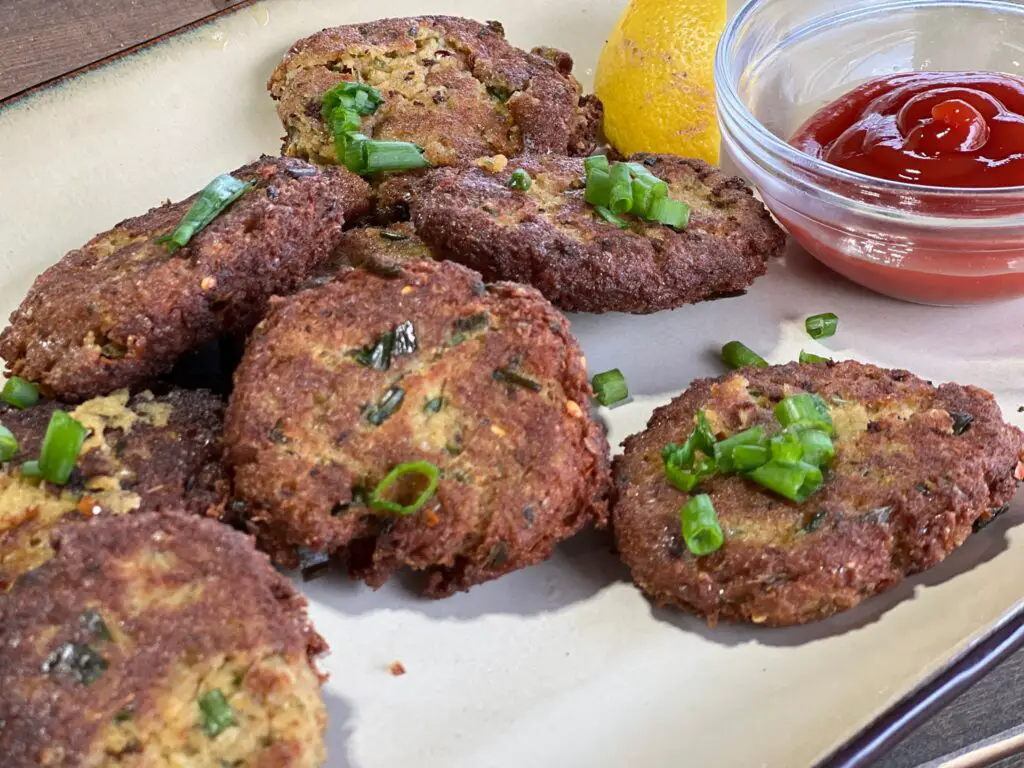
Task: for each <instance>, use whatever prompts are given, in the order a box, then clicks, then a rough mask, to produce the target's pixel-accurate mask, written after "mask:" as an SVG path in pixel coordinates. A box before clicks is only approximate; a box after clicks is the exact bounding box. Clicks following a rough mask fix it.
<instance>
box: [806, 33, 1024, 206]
mask: <svg viewBox="0 0 1024 768" xmlns="http://www.w3.org/2000/svg"><path fill="white" fill-rule="evenodd" d="M965 44H968V43H965ZM791 143H792V144H793V146H795V147H796V148H797V149H800V150H802V151H803V152H805V153H807V154H809V155H813V156H814V157H818V158H820V159H823V160H825V161H826V162H828V163H831V164H832V165H836V166H839V167H840V168H845V169H846V170H849V171H856V172H857V173H862V174H865V175H867V176H872V177H874V178H878V179H887V180H889V181H901V182H905V183H909V184H924V185H930V186H937V187H988V188H993V187H1014V186H1020V185H1024V78H1020V77H1014V76H1013V75H1004V74H998V73H990V72H917V73H910V74H901V75H893V76H889V77H884V78H880V79H878V80H872V81H871V82H868V83H865V84H864V85H862V86H860V87H859V88H856V89H855V90H853V91H851V92H850V93H848V94H847V95H846V96H843V97H842V98H840V99H839V100H837V101H835V102H833V103H832V104H829V105H828V106H826V107H823V108H822V109H820V110H818V112H816V113H815V114H814V115H813V116H812V117H811V119H810V120H808V121H807V122H806V123H805V124H804V125H803V127H801V128H800V130H799V131H797V133H796V135H795V136H794V137H793V139H792V141H791Z"/></svg>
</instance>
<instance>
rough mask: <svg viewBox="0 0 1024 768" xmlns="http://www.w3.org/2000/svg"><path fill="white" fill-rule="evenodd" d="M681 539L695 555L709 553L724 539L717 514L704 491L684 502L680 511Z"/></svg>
mask: <svg viewBox="0 0 1024 768" xmlns="http://www.w3.org/2000/svg"><path fill="white" fill-rule="evenodd" d="M680 517H681V522H682V529H683V540H684V541H685V542H686V547H687V549H689V550H690V551H691V552H692V553H693V554H695V555H696V556H697V557H701V556H703V555H710V554H711V553H712V552H715V551H717V550H718V549H720V548H721V546H722V543H723V542H724V541H725V535H724V534H723V533H722V526H721V525H720V524H719V522H718V514H717V513H716V512H715V507H714V505H713V504H712V503H711V497H710V496H708V495H707V494H706V493H701V494H698V495H697V496H694V497H693V498H692V499H690V500H689V501H688V502H686V505H685V506H684V507H683V509H682V511H681V513H680Z"/></svg>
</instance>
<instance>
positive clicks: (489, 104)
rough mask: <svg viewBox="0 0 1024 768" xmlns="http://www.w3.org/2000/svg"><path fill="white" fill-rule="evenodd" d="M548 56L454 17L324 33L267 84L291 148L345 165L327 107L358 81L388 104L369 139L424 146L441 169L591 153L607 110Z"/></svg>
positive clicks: (304, 43) (296, 51) (366, 129)
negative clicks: (326, 101)
mask: <svg viewBox="0 0 1024 768" xmlns="http://www.w3.org/2000/svg"><path fill="white" fill-rule="evenodd" d="M541 53H542V54H543V55H537V54H533V53H526V52H525V51H521V50H520V49H518V48H515V47H513V46H511V45H509V44H508V43H507V42H506V41H505V33H504V30H503V29H502V27H501V25H500V24H498V23H497V22H489V23H488V24H486V25H485V24H480V23H478V22H476V21H470V20H469V19H459V18H453V17H450V16H419V17H415V18H405V19H383V20H380V21H373V22H369V23H367V24H352V25H349V26H344V27H335V28H333V29H325V30H323V31H322V32H318V33H317V34H315V35H313V36H312V37H307V38H305V39H304V40H300V41H299V42H297V43H295V45H293V46H292V47H291V50H289V51H288V53H287V55H286V56H285V57H284V60H283V61H282V62H281V64H280V65H279V66H278V67H277V69H276V70H275V71H274V73H273V75H271V77H270V82H269V84H268V88H269V90H270V95H271V96H272V97H273V98H274V99H275V100H276V101H277V112H278V114H279V115H280V117H281V121H282V122H283V123H284V127H285V130H286V131H287V135H286V137H285V142H284V153H285V154H288V155H294V156H298V157H304V158H307V159H310V160H313V161H315V162H320V163H333V162H336V157H335V149H334V139H333V136H332V135H331V132H330V130H329V128H328V126H327V125H326V124H325V122H324V120H323V118H322V116H321V114H320V109H321V102H322V101H323V95H324V93H326V92H327V91H329V90H330V89H332V88H334V87H335V86H336V85H338V84H339V83H341V82H343V81H358V82H362V83H366V84H368V85H371V86H373V87H375V88H377V89H378V90H380V92H381V94H382V95H383V97H384V103H383V104H382V105H381V106H380V107H379V109H378V110H377V111H376V113H375V114H373V115H372V116H370V117H367V118H365V119H364V120H363V125H362V133H364V134H365V135H367V136H369V137H370V138H372V139H381V140H393V141H410V142H413V143H415V144H418V145H420V146H421V147H423V150H424V154H425V156H426V158H427V160H429V161H430V162H431V163H432V164H434V165H456V164H461V163H467V162H471V161H472V160H474V159H476V158H479V157H486V156H491V155H506V156H512V155H518V154H520V153H522V152H558V153H560V154H569V155H586V154H589V153H590V152H591V151H592V150H593V148H594V146H595V143H596V135H597V128H598V125H599V123H600V121H601V114H602V110H601V104H600V102H599V101H598V100H597V99H596V98H595V97H593V96H582V95H581V93H582V89H581V87H580V84H579V83H578V82H577V81H576V79H575V78H574V77H573V76H572V75H571V74H570V72H571V70H572V59H571V58H569V56H568V54H564V53H561V52H558V53H559V54H560V56H558V57H554V56H553V55H552V54H550V53H549V52H547V51H541ZM556 59H557V61H555V60H556ZM553 61H555V63H552V62H553Z"/></svg>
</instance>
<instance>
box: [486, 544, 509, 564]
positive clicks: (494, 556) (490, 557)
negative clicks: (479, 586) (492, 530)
mask: <svg viewBox="0 0 1024 768" xmlns="http://www.w3.org/2000/svg"><path fill="white" fill-rule="evenodd" d="M507 561H508V547H507V546H506V545H505V542H503V541H498V542H495V544H494V545H493V546H492V547H491V551H490V552H488V553H487V560H486V561H485V562H484V567H485V568H500V567H501V566H503V565H504V564H505V563H506V562H507Z"/></svg>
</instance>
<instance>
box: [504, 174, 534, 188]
mask: <svg viewBox="0 0 1024 768" xmlns="http://www.w3.org/2000/svg"><path fill="white" fill-rule="evenodd" d="M508 186H509V189H518V190H519V191H520V192H526V191H527V190H528V189H529V188H530V187H532V186H533V179H531V178H530V174H528V173H527V172H526V171H525V170H523V169H522V168H516V169H515V170H514V171H512V175H511V176H510V177H509V179H508Z"/></svg>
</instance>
